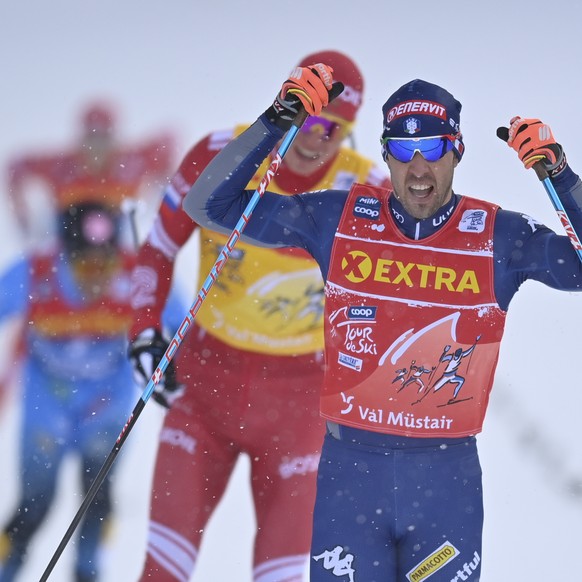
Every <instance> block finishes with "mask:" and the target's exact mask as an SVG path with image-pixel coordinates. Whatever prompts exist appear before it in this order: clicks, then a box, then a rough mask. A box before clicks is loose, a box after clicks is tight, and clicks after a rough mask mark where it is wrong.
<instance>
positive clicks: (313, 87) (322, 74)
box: [279, 63, 333, 115]
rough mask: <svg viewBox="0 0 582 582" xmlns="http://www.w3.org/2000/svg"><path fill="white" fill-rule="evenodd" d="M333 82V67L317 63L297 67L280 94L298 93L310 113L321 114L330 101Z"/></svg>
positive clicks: (283, 95) (283, 96) (283, 97)
mask: <svg viewBox="0 0 582 582" xmlns="http://www.w3.org/2000/svg"><path fill="white" fill-rule="evenodd" d="M332 84H333V69H332V68H331V67H328V66H327V65H324V64H323V63H317V64H316V65H310V66H309V67H295V68H294V69H293V71H291V75H289V78H288V79H287V80H286V81H285V82H284V83H283V86H282V87H281V92H280V93H279V95H280V96H281V98H282V99H285V98H286V97H287V94H288V93H291V94H292V95H297V97H299V100H300V101H301V103H302V104H303V107H304V108H305V111H307V113H309V115H319V114H320V113H321V110H322V109H323V108H324V107H325V106H326V105H327V104H328V103H329V91H330V90H331V86H332Z"/></svg>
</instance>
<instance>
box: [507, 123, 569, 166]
mask: <svg viewBox="0 0 582 582" xmlns="http://www.w3.org/2000/svg"><path fill="white" fill-rule="evenodd" d="M510 123H511V125H510V126H509V130H508V139H507V144H508V145H509V146H510V147H511V148H513V149H514V150H515V151H516V152H517V155H518V156H519V159H520V160H521V161H522V162H523V165H524V166H525V167H526V168H531V167H532V166H533V165H534V164H535V163H536V162H542V163H543V165H544V166H545V168H546V170H547V171H548V174H549V175H550V176H552V177H553V176H556V175H557V174H558V173H559V172H560V171H562V170H563V169H564V167H565V166H566V156H565V155H564V151H563V150H562V146H561V145H560V144H558V143H556V140H555V139H554V136H553V134H552V130H551V129H550V127H549V126H548V125H545V124H543V123H542V122H541V121H540V120H539V119H522V118H521V117H514V118H513V119H512V120H511V122H510Z"/></svg>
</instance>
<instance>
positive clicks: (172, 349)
mask: <svg viewBox="0 0 582 582" xmlns="http://www.w3.org/2000/svg"><path fill="white" fill-rule="evenodd" d="M320 67H323V68H324V69H322V70H325V71H327V72H328V73H329V78H326V81H325V87H326V89H327V92H328V96H327V98H326V97H325V96H322V95H321V94H320V93H318V94H319V97H315V94H314V93H313V91H316V92H317V91H320V86H319V85H318V82H317V80H314V79H313V77H311V76H309V75H308V77H309V82H308V83H314V84H315V88H313V87H312V86H308V85H307V84H302V83H298V85H299V87H298V88H296V89H297V93H294V91H293V89H294V88H293V87H288V88H287V89H286V93H285V94H286V99H283V100H286V101H287V104H288V105H289V104H291V108H292V109H295V110H294V111H290V110H288V109H287V110H286V111H285V112H284V115H285V117H287V120H288V122H289V127H288V132H287V134H286V135H285V137H284V138H283V140H282V141H281V145H280V146H279V149H278V150H277V153H276V154H275V156H274V158H273V160H272V161H271V163H270V165H269V167H268V169H267V171H266V172H265V175H264V176H263V179H262V180H261V182H260V184H259V186H258V187H257V189H256V190H255V192H254V194H253V196H252V197H251V199H250V200H249V203H248V204H247V206H246V208H245V210H244V212H243V214H242V216H241V217H240V219H239V221H238V222H237V224H236V226H235V227H234V229H233V231H232V233H231V234H230V236H229V238H228V240H227V242H226V244H225V245H224V247H223V248H222V250H221V252H220V254H219V255H218V258H217V259H216V261H215V263H214V265H213V266H212V269H211V270H210V273H209V274H208V276H207V277H206V280H205V281H204V283H203V285H202V287H201V289H200V291H199V292H198V294H197V296H196V299H195V300H194V303H192V305H191V307H190V309H189V311H188V314H187V315H186V317H185V318H184V320H183V321H182V323H181V324H180V326H179V328H178V331H177V332H176V333H175V335H174V337H173V338H172V340H171V342H170V344H169V346H168V349H167V350H166V352H165V353H164V355H163V356H162V359H161V360H160V362H159V364H158V367H157V368H156V369H155V371H154V373H153V374H152V377H151V378H150V379H149V382H148V383H147V386H146V387H145V389H144V391H143V393H142V395H141V396H140V398H139V400H138V401H137V404H136V405H135V407H134V409H133V411H132V412H131V414H130V416H129V418H128V419H127V421H126V423H125V426H124V427H123V429H122V430H121V432H120V434H119V436H118V437H117V440H116V441H115V444H114V446H113V448H112V449H111V452H110V453H109V455H108V456H107V459H106V460H105V462H104V464H103V466H102V467H101V469H100V470H99V473H97V476H96V477H95V480H94V481H93V483H92V484H91V487H90V488H89V490H88V491H87V494H86V495H85V498H84V499H83V502H82V503H81V506H80V507H79V509H78V510H77V513H76V514H75V516H74V517H73V520H72V521H71V524H70V525H69V528H68V529H67V531H66V532H65V534H64V536H63V538H62V540H61V542H60V544H59V545H58V547H57V549H56V550H55V552H54V554H53V556H52V558H51V560H50V562H49V563H48V565H47V567H46V568H45V571H44V573H43V574H42V576H41V578H40V580H39V582H46V581H47V580H48V578H49V576H50V574H51V572H52V571H53V570H54V567H55V566H56V564H57V562H58V561H59V558H60V557H61V555H62V553H63V551H64V549H65V547H66V546H67V544H68V543H69V540H70V539H71V537H72V536H73V533H74V532H75V530H76V528H77V526H78V525H79V523H80V521H81V519H82V518H83V516H84V515H85V513H86V511H87V509H88V508H89V506H90V505H91V503H92V501H93V499H94V498H95V495H96V494H97V491H98V490H99V488H100V487H101V485H102V483H103V481H104V480H105V477H107V474H108V473H109V470H110V469H111V466H112V465H113V462H114V461H115V459H116V457H117V455H118V453H119V451H120V449H121V447H122V446H123V444H124V442H125V440H126V439H127V437H128V435H129V433H130V432H131V430H132V428H133V427H134V426H135V423H136V422H137V419H138V418H139V416H140V414H141V413H142V411H143V409H144V407H145V405H146V403H147V401H148V400H149V399H150V397H151V395H152V393H153V392H154V390H155V388H156V386H157V384H158V383H159V382H160V381H161V379H162V377H163V374H164V372H165V370H166V368H167V367H168V365H169V364H170V362H171V361H172V359H173V358H174V356H175V354H176V351H177V349H178V348H179V347H180V345H181V344H182V342H183V341H184V338H185V337H186V334H187V332H188V329H189V328H190V326H191V325H192V323H193V322H194V318H195V317H196V314H197V313H198V311H199V309H200V307H201V306H202V303H203V302H204V300H205V299H206V296H207V295H208V292H209V290H210V288H211V287H212V285H213V284H214V282H215V281H216V279H217V278H218V275H219V273H220V272H221V271H222V268H223V267H224V264H225V263H226V261H227V260H228V258H229V257H230V256H231V254H232V251H233V249H234V247H235V245H236V244H237V242H238V240H239V239H240V237H241V234H242V232H243V230H244V228H245V227H246V225H247V223H248V221H249V219H250V217H251V215H252V213H253V211H254V209H255V207H256V205H257V204H258V202H259V200H260V199H261V198H262V196H263V194H264V193H265V192H266V190H267V187H268V186H269V184H270V182H271V180H272V179H273V176H274V175H275V174H276V173H277V171H278V169H279V167H280V166H281V162H282V161H283V158H284V157H285V154H286V153H287V151H288V150H289V148H290V146H291V144H292V143H293V141H294V139H295V137H296V135H297V133H298V132H299V130H300V129H301V126H302V125H303V123H305V120H306V119H307V117H308V115H309V114H308V113H307V110H306V107H305V106H303V104H307V105H309V107H308V108H307V109H308V110H309V111H313V114H318V113H320V112H321V109H322V107H324V102H325V105H327V103H328V102H329V101H331V100H333V99H335V98H336V97H337V96H338V95H339V94H340V93H341V92H342V91H343V89H344V86H343V84H342V83H340V82H335V83H332V80H331V79H332V78H331V73H332V70H331V69H330V67H327V66H326V65H314V66H312V67H303V68H302V69H309V72H311V73H312V74H314V73H313V70H314V69H315V70H317V69H318V68H320ZM294 74H295V71H294V72H293V74H292V75H291V77H290V79H289V80H287V81H286V82H285V84H287V83H289V82H290V80H292V79H294V76H293V75H294ZM318 74H319V73H318ZM315 76H316V75H315V74H314V77H315ZM285 84H284V85H283V89H282V90H281V93H283V92H284V91H285ZM328 86H329V87H328ZM281 93H279V95H277V98H276V100H275V101H277V99H279V97H280V96H281ZM286 122H287V121H286Z"/></svg>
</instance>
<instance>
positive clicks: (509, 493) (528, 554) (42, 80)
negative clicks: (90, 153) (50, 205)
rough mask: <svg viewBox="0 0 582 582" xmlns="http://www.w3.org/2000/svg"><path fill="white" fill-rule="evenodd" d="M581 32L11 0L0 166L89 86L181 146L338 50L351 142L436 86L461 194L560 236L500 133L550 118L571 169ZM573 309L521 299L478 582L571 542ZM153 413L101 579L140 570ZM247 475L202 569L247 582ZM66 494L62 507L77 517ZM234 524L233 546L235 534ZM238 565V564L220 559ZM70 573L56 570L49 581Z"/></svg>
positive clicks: (553, 564) (458, 9) (561, 19)
mask: <svg viewBox="0 0 582 582" xmlns="http://www.w3.org/2000/svg"><path fill="white" fill-rule="evenodd" d="M581 23H582V5H581V4H580V3H578V2H575V1H573V0H554V1H553V2H542V1H541V0H531V1H528V2H526V1H523V0H504V1H501V0H489V1H488V2H477V1H474V0H457V1H451V0H441V1H440V2H434V1H428V0H417V1H416V2H411V1H401V2H393V1H392V0H358V1H357V2H352V1H348V0H294V1H293V2H291V1H288V0H280V1H278V2H277V1H276V0H275V1H274V0H268V1H267V0H247V1H246V2H236V1H233V0H213V1H212V2H200V1H199V2H197V1H195V0H188V1H187V0H169V1H168V0H163V1H162V0H146V1H144V0H140V1H138V0H122V1H120V0H116V1H114V0H98V1H97V0H84V1H83V2H73V1H71V0H68V1H66V0H52V1H50V2H46V1H41V0H37V1H33V0H19V1H18V2H2V3H1V5H0V70H1V71H2V89H3V90H2V98H1V103H2V105H1V107H0V129H1V131H0V164H2V166H5V164H6V163H7V162H8V160H9V159H10V158H11V156H13V155H16V154H18V153H22V152H28V151H30V150H34V151H42V150H44V149H45V148H60V147H63V148H64V147H66V146H67V145H68V144H70V143H71V142H72V141H73V140H74V139H75V136H76V133H75V132H76V130H77V126H76V123H77V121H76V120H77V115H78V113H79V110H80V109H81V108H82V106H83V105H84V104H85V103H86V101H87V100H90V99H93V98H95V97H105V98H109V99H112V100H113V101H114V102H116V103H117V104H118V106H119V109H120V113H121V119H120V130H121V133H122V135H123V136H124V137H125V138H126V139H127V140H128V141H132V140H139V139H140V138H142V137H146V136H148V135H151V134H153V133H155V132H157V131H158V130H160V129H167V128H169V129H171V130H172V131H174V132H175V133H176V135H177V136H178V145H179V152H180V154H182V153H185V151H186V148H187V147H188V145H189V144H191V143H193V142H194V141H196V140H197V139H199V138H200V137H202V136H203V135H204V134H205V133H207V132H208V131H210V130H212V129H219V128H227V127H230V126H231V125H233V124H234V123H237V122H240V121H253V120H254V119H255V118H256V117H257V115H258V114H259V113H260V112H261V111H263V110H264V109H265V108H266V107H267V106H268V105H269V103H270V100H271V99H272V97H273V96H274V94H275V93H276V92H277V90H278V88H279V86H280V84H281V82H282V81H283V80H284V79H285V78H286V75H287V73H288V71H289V70H290V69H291V68H292V67H293V66H294V65H295V64H296V62H297V61H298V60H299V59H300V58H301V57H303V56H304V55H305V54H307V53H308V52H312V51H315V50H320V49H326V48H335V49H339V50H342V51H344V52H346V53H348V54H350V55H351V56H352V57H353V58H354V60H355V61H356V62H357V63H358V64H359V65H360V67H361V69H362V71H363V73H364V76H365V80H366V94H365V101H364V105H363V108H362V110H361V114H360V118H359V123H358V126H357V128H356V131H355V137H356V141H357V146H358V149H359V150H360V151H361V152H362V153H364V154H366V155H368V156H369V157H371V158H373V159H375V160H376V161H377V162H378V163H379V164H380V163H381V158H380V154H379V135H380V131H381V107H382V104H383V103H384V101H385V100H386V98H387V96H388V95H389V94H390V93H391V92H392V91H394V90H395V89H396V88H398V87H399V86H401V85H402V84H404V83H405V82H407V81H409V80H411V79H414V78H423V79H425V80H428V81H431V82H434V83H437V84H440V85H442V86H444V87H445V88H447V89H448V90H450V91H451V92H452V93H453V94H454V95H455V96H456V97H457V98H458V99H459V100H460V101H461V102H462V104H463V112H462V117H461V126H462V130H463V133H464V136H465V145H466V153H465V157H464V159H463V162H462V163H461V164H460V166H459V168H458V170H457V175H456V178H455V190H456V191H457V192H458V193H464V194H470V195H473V196H476V197H484V198H489V199H491V200H493V201H495V202H498V203H500V204H501V205H502V206H503V207H505V208H508V209H512V210H520V211H523V212H525V213H527V214H530V215H532V216H534V217H535V218H537V219H538V220H540V221H542V222H545V223H546V224H548V225H549V226H551V227H553V228H555V229H559V228H560V226H559V223H558V221H557V219H556V217H555V214H554V211H553V209H552V206H551V204H550V201H549V200H548V198H547V196H546V194H545V192H544V189H543V187H542V185H541V184H540V183H539V182H538V181H537V179H536V177H535V175H534V173H533V172H526V171H525V170H524V169H523V168H522V166H521V165H520V163H519V161H518V160H517V157H516V156H515V154H514V153H513V152H512V151H511V150H509V148H507V146H505V145H504V144H503V143H502V142H501V141H500V140H499V139H498V138H497V137H496V136H495V130H496V128H497V127H498V126H499V125H506V124H507V122H508V121H509V119H510V118H511V117H513V116H514V115H521V116H524V117H540V118H541V119H542V120H543V121H545V122H547V123H548V124H550V125H551V127H552V129H553V131H554V134H555V136H556V138H557V140H558V141H559V142H560V143H562V144H563V146H564V148H565V150H566V152H567V154H568V159H569V160H570V163H571V165H572V167H573V168H574V169H579V171H582V146H581V145H580V143H579V137H580V135H581V134H582V122H581V121H580V117H579V114H577V111H578V110H579V108H580V93H581V82H580V80H579V79H580V76H581V67H580V63H581V61H582V59H581V56H582V50H581V48H580V40H579V39H580V25H581ZM0 204H2V208H3V209H4V212H1V213H0V227H1V229H2V230H0V232H2V233H4V234H3V235H0V241H1V242H2V244H1V245H0V264H1V265H4V264H6V262H7V261H8V260H10V259H11V258H13V257H14V256H15V254H16V253H17V252H18V250H19V247H18V244H17V243H15V240H18V239H17V238H16V239H15V236H14V232H15V231H14V227H13V225H12V223H11V221H10V216H9V215H8V211H9V209H8V206H7V202H6V198H5V192H1V193H0ZM192 270H194V269H192ZM581 302H582V296H577V295H575V294H566V293H558V292H555V291H551V290H549V289H545V288H543V287H542V286H541V285H536V284H534V283H531V284H526V285H525V286H524V287H523V288H522V290H521V291H520V293H519V294H518V295H517V296H516V298H515V299H514V301H513V303H512V306H511V309H510V314H509V318H508V324H507V331H506V338H505V343H504V346H503V349H502V353H501V359H500V364H499V367H498V373H497V381H496V386H495V388H494V392H493V396H492V403H491V407H490V412H489V415H488V417H487V419H486V423H485V430H484V433H483V435H482V436H481V438H480V443H481V451H482V456H481V458H482V465H483V469H484V474H485V479H484V483H485V503H486V523H485V547H484V556H483V581H484V582H485V581H487V582H489V581H502V580H509V579H516V580H529V581H531V582H546V581H547V580H551V579H554V578H555V576H556V573H557V572H558V571H561V570H563V569H564V568H567V567H568V564H569V563H570V562H571V561H572V559H575V556H577V553H578V552H579V548H580V539H581V537H582V525H581V524H582V520H581V519H580V518H581V517H582V515H581V514H582V511H581V508H582V497H576V496H574V495H572V494H571V493H568V492H567V491H566V490H564V479H566V478H567V477H568V476H576V475H578V476H582V461H581V460H580V453H579V447H578V442H579V437H580V424H579V410H580V408H581V406H582V396H581V394H580V381H579V377H580V374H579V371H578V364H579V362H580V356H579V346H580V342H579V341H578V338H579V334H580V329H581V328H582V326H581V323H582V313H581V311H582V310H581V306H582V303H581ZM1 333H2V328H0V334H1ZM145 416H146V418H145V419H144V422H143V424H142V425H141V426H140V427H139V428H138V429H137V430H136V433H137V436H136V435H132V436H131V437H130V439H129V442H130V443H131V441H132V437H135V442H133V444H130V445H129V447H128V451H127V459H126V460H127V464H126V466H127V467H133V469H132V471H133V474H135V471H142V472H143V478H140V479H139V480H138V481H139V483H135V482H131V479H130V478H129V472H127V473H128V480H127V482H125V481H124V485H123V487H121V488H120V489H121V490H122V491H121V493H120V499H121V501H120V502H119V504H118V507H119V512H120V513H122V514H123V516H124V519H125V523H126V524H132V527H131V528H130V529H128V527H129V526H127V525H126V526H125V527H126V530H123V527H122V528H121V533H120V534H119V536H118V538H116V541H115V540H114V543H113V547H112V551H111V552H112V553H111V560H112V563H113V564H114V566H112V570H111V572H112V573H111V574H110V577H108V580H109V581H111V582H116V581H117V580H123V581H124V582H125V581H130V580H132V579H133V578H134V577H135V576H136V575H137V570H138V569H139V564H140V562H141V551H142V546H141V545H140V544H141V540H142V539H143V535H145V534H144V532H143V531H142V530H143V528H144V527H145V513H144V512H145V504H146V503H147V492H146V487H145V486H146V485H147V479H148V478H149V477H148V475H149V473H148V471H149V470H150V467H151V458H152V455H153V450H152V448H153V447H155V438H151V437H152V434H154V435H155V430H157V428H156V427H157V425H156V421H157V417H156V415H155V413H153V411H152V412H148V414H147V415H145ZM124 421H125V419H120V428H121V426H122V425H123V422H124ZM148 429H149V430H148ZM0 430H1V431H2V434H3V435H4V436H5V437H6V438H5V439H3V440H2V441H1V442H2V443H4V444H3V445H0V450H2V452H3V454H4V455H5V457H6V459H7V460H8V462H9V464H10V463H14V462H15V460H14V454H13V451H12V449H10V448H9V447H11V446H13V439H12V437H11V435H12V433H13V432H14V430H15V423H14V422H12V419H11V418H8V415H6V414H4V415H3V417H0ZM138 436H139V439H141V440H139V439H138ZM528 438H529V441H528ZM11 439H12V440H11ZM532 439H537V440H535V441H532ZM527 442H530V443H532V442H534V443H535V446H533V445H530V446H526V445H524V443H527ZM144 443H145V445H144ZM536 451H537V452H536ZM540 451H541V452H540ZM542 453H543V454H542ZM12 470H13V471H15V469H14V468H13V469H12ZM244 472H245V467H244V466H242V467H241V469H240V471H239V473H238V480H237V481H236V482H235V486H234V487H233V489H235V491H233V497H231V498H230V499H231V501H230V503H231V505H230V506H228V507H230V508H231V509H229V510H225V511H224V516H223V517H220V516H219V517H220V518H219V519H217V524H218V525H217V526H216V527H217V530H216V532H217V533H216V534H215V537H220V538H221V540H222V539H224V536H226V535H229V536H230V537H229V538H228V539H229V540H230V541H229V544H228V545H229V548H230V549H229V550H228V551H227V552H226V553H225V550H224V545H222V546H221V543H218V542H215V544H214V545H212V544H209V546H208V549H207V551H206V556H205V557H203V562H201V564H200V570H199V572H198V574H197V575H196V577H195V578H194V580H202V579H204V580H207V581H210V582H214V581H216V582H221V581H222V580H225V579H229V578H230V579H232V577H233V576H236V579H237V580H241V581H243V582H246V581H247V580H250V577H249V576H248V575H247V574H246V570H247V568H248V567H249V566H248V556H247V554H248V548H249V544H250V542H249V539H248V535H250V527H249V532H246V531H245V526H244V523H248V522H249V520H251V517H250V515H251V514H250V513H249V509H248V503H247V497H246V490H245V487H246V485H245V483H244V476H245V473H244ZM124 474H125V473H124ZM2 488H4V489H2ZM0 490H2V491H4V493H5V494H6V495H0V499H2V500H3V501H2V503H0V517H3V516H5V515H6V513H7V512H8V511H9V510H10V508H11V507H10V504H11V503H12V501H13V496H14V494H15V493H14V486H13V485H6V484H5V485H0ZM136 492H137V493H136ZM66 495H67V494H66V493H65V497H64V501H63V504H64V507H66V504H67V503H69V505H70V506H71V507H72V508H76V507H77V506H78V503H75V500H73V501H72V502H71V500H70V499H68V498H67V497H66ZM124 496H125V497H124ZM76 499H77V500H78V498H76ZM136 499H137V500H138V501H139V500H140V499H141V504H140V503H137V502H136ZM235 510H236V512H235ZM229 523H230V526H229ZM233 523H236V524H237V525H236V527H237V531H239V532H240V539H239V538H237V537H236V536H234V537H233V532H232V531H230V532H229V530H228V528H229V527H232V525H233ZM241 523H243V525H241ZM59 525H60V527H59ZM59 525H57V526H55V529H54V530H53V532H52V533H51V536H52V537H51V539H55V540H56V539H60V537H61V535H62V533H64V529H66V526H67V525H68V521H67V518H66V517H65V519H64V522H61V523H60V524H59ZM282 527H284V525H282ZM221 528H222V529H221ZM130 530H131V531H130ZM124 531H125V532H126V533H125V534H124V533H123V532H124ZM247 534H248V535H247ZM245 536H247V537H245ZM237 546H239V550H236V549H234V550H233V549H232V548H233V547H237ZM49 550H50V548H49V549H47V550H46V551H49ZM237 551H239V552H240V553H239V554H238V555H237V554H236V552H237ZM231 552H234V553H231ZM228 556H231V558H230V559H229V558H228ZM48 557H50V553H49V554H46V555H45V556H42V555H40V557H39V558H38V559H37V560H38V561H37V563H36V570H34V571H33V568H34V566H31V567H30V570H29V574H27V576H30V578H28V577H27V578H25V580H34V579H35V578H38V576H39V574H40V571H42V569H43V567H44V565H46V561H48ZM225 557H226V559H225ZM229 564H235V569H233V570H231V571H228V570H225V568H228V567H229V566H228V565H229ZM39 568H40V570H39ZM30 572H34V573H30ZM202 574H204V575H202ZM65 578H66V577H65V574H63V573H61V574H60V575H59V576H57V577H56V578H55V579H58V580H63V582H64V581H65Z"/></svg>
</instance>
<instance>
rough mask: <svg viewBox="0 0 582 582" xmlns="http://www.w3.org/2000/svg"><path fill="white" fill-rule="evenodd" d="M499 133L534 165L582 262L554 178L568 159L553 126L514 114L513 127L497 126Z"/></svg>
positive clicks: (581, 248) (527, 164)
mask: <svg viewBox="0 0 582 582" xmlns="http://www.w3.org/2000/svg"><path fill="white" fill-rule="evenodd" d="M497 137H499V138H500V139H502V140H503V141H504V142H507V145H509V147H511V148H512V149H513V150H515V151H516V152H517V155H518V156H519V159H520V160H521V161H522V162H523V165H524V166H525V167H526V168H528V169H529V168H533V169H534V171H535V173H536V175H537V177H538V178H539V179H540V181H541V182H542V184H543V185H544V188H545V190H546V193H547V194H548V196H549V197H550V200H551V201H552V204H553V206H554V209H555V210H556V213H557V214H558V218H559V219H560V222H561V223H562V226H563V227H564V230H565V231H566V234H567V235H568V237H569V239H570V242H571V243H572V246H573V247H574V250H575V251H576V254H577V255H578V258H579V259H580V261H581V262H582V243H581V242H580V238H579V237H578V235H577V234H576V231H575V230H574V228H573V226H572V222H571V221H570V218H569V217H568V213H567V212H566V209H565V208H564V205H563V204H562V201H561V200H560V198H559V196H558V193H557V192H556V189H555V188H554V185H553V184H552V181H551V178H553V177H555V176H557V175H558V174H559V173H560V172H561V171H562V170H563V169H564V168H565V167H566V163H567V162H566V155H565V154H564V150H563V149H562V146H561V145H560V144H559V143H556V140H555V139H554V136H553V134H552V130H551V129H550V128H549V126H547V125H545V124H543V123H542V122H541V121H540V120H539V119H522V118H521V117H514V118H513V119H512V120H511V122H510V126H509V127H499V128H497Z"/></svg>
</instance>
